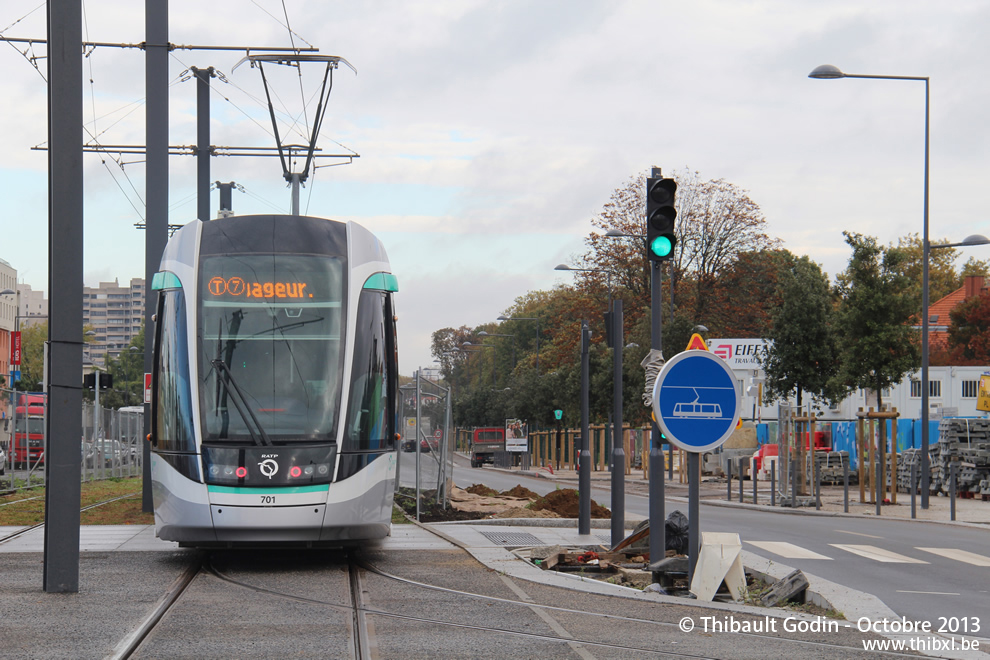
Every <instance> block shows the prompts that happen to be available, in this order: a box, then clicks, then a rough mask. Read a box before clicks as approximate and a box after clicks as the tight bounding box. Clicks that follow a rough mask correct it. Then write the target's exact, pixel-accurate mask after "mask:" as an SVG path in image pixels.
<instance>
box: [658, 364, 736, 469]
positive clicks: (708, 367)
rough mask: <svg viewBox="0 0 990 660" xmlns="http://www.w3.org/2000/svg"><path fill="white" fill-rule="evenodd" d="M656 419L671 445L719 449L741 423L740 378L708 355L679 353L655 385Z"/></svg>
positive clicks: (727, 366) (697, 448) (664, 367)
mask: <svg viewBox="0 0 990 660" xmlns="http://www.w3.org/2000/svg"><path fill="white" fill-rule="evenodd" d="M653 414H654V415H655V416H656V419H657V423H658V424H659V425H660V428H661V429H662V430H663V433H664V435H665V436H667V439H668V440H670V441H671V442H673V443H674V444H675V445H677V446H678V447H680V448H681V449H683V450H685V451H691V452H703V451H710V450H712V449H715V448H716V447H719V446H721V445H722V443H723V442H725V441H726V440H728V438H729V436H730V435H732V432H733V431H734V430H735V428H736V424H737V423H738V422H739V392H738V390H737V389H736V377H735V374H733V373H732V369H731V368H729V365H728V364H726V363H725V361H724V360H723V359H722V358H720V357H718V356H717V355H713V354H712V353H709V352H708V351H696V350H690V351H684V352H683V353H678V354H677V355H675V356H674V357H672V358H671V359H670V360H668V361H667V363H666V364H664V366H663V369H662V370H661V371H660V375H659V376H657V381H656V383H654V385H653Z"/></svg>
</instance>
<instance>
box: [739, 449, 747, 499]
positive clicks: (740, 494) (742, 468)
mask: <svg viewBox="0 0 990 660" xmlns="http://www.w3.org/2000/svg"><path fill="white" fill-rule="evenodd" d="M745 460H746V459H745V458H740V459H739V503H740V504H742V503H743V472H744V467H743V466H744V465H745V464H744V463H743V461H745Z"/></svg>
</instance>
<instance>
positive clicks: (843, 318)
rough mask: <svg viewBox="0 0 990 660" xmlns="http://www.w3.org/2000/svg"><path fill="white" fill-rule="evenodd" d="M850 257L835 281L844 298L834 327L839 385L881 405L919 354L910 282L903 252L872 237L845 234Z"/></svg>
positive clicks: (918, 359)
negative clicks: (872, 395)
mask: <svg viewBox="0 0 990 660" xmlns="http://www.w3.org/2000/svg"><path fill="white" fill-rule="evenodd" d="M843 235H844V236H845V237H846V243H847V244H848V245H849V246H850V247H851V248H852V250H853V253H852V256H851V257H850V258H849V266H848V267H847V268H846V270H845V271H844V272H843V274H842V276H841V277H840V278H839V283H838V284H837V293H838V294H839V295H840V297H841V299H842V303H841V305H840V306H839V310H838V314H837V319H836V327H837V328H838V329H839V337H840V344H841V346H842V352H841V358H840V367H839V372H838V374H837V376H836V378H837V386H838V387H842V388H844V389H845V390H846V391H851V390H853V389H856V388H869V389H872V390H873V391H875V392H876V393H877V402H878V404H879V405H880V406H881V407H882V406H883V390H884V388H888V387H890V386H891V385H893V384H894V383H898V382H900V381H901V380H902V379H903V378H904V376H905V374H907V373H909V372H911V371H915V370H916V369H918V367H919V366H920V363H921V357H920V355H921V352H920V346H919V341H918V337H917V332H916V331H915V330H914V328H913V327H912V325H911V321H912V318H913V317H914V315H915V313H916V307H915V297H914V295H913V289H912V287H913V283H912V282H911V281H910V279H909V278H908V276H907V275H905V274H904V260H905V259H906V258H907V257H906V254H905V251H904V250H903V249H901V248H895V247H890V248H887V249H886V250H885V249H884V248H882V247H880V246H879V245H878V244H877V241H876V239H875V238H873V237H867V236H862V235H861V234H856V233H850V232H843Z"/></svg>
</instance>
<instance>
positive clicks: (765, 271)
mask: <svg viewBox="0 0 990 660" xmlns="http://www.w3.org/2000/svg"><path fill="white" fill-rule="evenodd" d="M795 259H796V257H795V256H794V255H793V254H791V253H790V252H788V251H787V250H764V251H761V252H744V253H742V254H740V255H739V256H738V258H737V259H736V260H735V261H734V262H732V264H731V265H730V266H729V268H727V269H726V270H725V272H724V273H723V274H722V275H721V277H719V278H718V280H717V281H716V282H715V283H714V286H713V287H712V289H711V292H710V298H709V300H710V302H709V306H708V316H706V317H705V318H703V319H698V320H699V321H700V322H702V324H703V325H705V326H706V327H707V328H708V329H709V330H710V331H711V332H712V333H713V335H714V336H718V337H741V338H751V337H765V336H766V333H767V332H768V331H769V328H770V324H771V313H772V311H773V310H774V309H775V308H776V307H777V306H778V305H780V303H781V299H780V298H781V280H782V278H785V277H786V276H787V274H789V273H790V269H791V267H792V266H793V264H794V260H795Z"/></svg>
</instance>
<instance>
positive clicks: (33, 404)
mask: <svg viewBox="0 0 990 660" xmlns="http://www.w3.org/2000/svg"><path fill="white" fill-rule="evenodd" d="M47 396H48V395H46V394H40V393H39V394H17V395H16V396H15V398H14V401H15V404H16V405H15V407H14V441H13V447H12V449H11V455H12V456H13V461H14V465H24V464H26V463H30V465H31V466H35V465H44V463H45V403H46V399H47Z"/></svg>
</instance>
